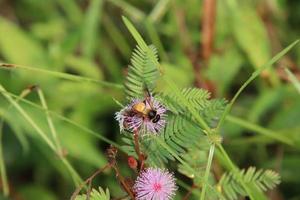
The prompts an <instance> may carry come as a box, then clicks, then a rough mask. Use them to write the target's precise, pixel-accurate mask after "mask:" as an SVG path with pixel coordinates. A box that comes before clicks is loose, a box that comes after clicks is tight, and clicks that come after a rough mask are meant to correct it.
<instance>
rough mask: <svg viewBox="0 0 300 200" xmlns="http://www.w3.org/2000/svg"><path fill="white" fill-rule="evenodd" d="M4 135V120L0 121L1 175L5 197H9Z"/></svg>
mask: <svg viewBox="0 0 300 200" xmlns="http://www.w3.org/2000/svg"><path fill="white" fill-rule="evenodd" d="M2 135H3V118H1V119H0V175H1V183H2V188H3V194H4V196H5V197H7V196H8V195H9V185H8V179H7V174H6V167H5V162H4V156H3V143H2Z"/></svg>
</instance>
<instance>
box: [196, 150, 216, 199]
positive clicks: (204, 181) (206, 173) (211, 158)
mask: <svg viewBox="0 0 300 200" xmlns="http://www.w3.org/2000/svg"><path fill="white" fill-rule="evenodd" d="M214 151H215V144H212V145H211V146H210V148H209V154H208V160H207V165H206V169H205V174H204V179H203V187H202V192H201V197H200V200H205V193H206V187H207V185H208V177H209V173H210V168H211V164H212V160H213V156H214Z"/></svg>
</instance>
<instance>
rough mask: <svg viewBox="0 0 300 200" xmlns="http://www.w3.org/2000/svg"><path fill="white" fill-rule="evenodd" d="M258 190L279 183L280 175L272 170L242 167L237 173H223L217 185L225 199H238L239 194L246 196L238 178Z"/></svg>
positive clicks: (269, 187) (271, 187)
mask: <svg viewBox="0 0 300 200" xmlns="http://www.w3.org/2000/svg"><path fill="white" fill-rule="evenodd" d="M241 179H242V180H243V181H244V182H245V183H246V184H248V185H251V186H252V187H255V188H256V189H258V190H260V191H266V190H268V189H273V188H274V187H276V185H278V184H279V183H280V176H279V174H278V173H276V172H274V171H272V170H261V169H260V170H256V168H255V167H249V168H248V169H247V170H245V169H243V170H240V171H239V172H237V173H233V172H230V173H225V174H224V175H223V176H222V178H221V180H220V182H219V183H218V186H219V187H220V188H221V189H220V190H221V191H222V194H223V195H224V196H225V197H226V199H230V200H234V199H238V197H239V195H242V196H246V195H247V192H246V191H245V190H244V189H243V187H241V185H240V180H241Z"/></svg>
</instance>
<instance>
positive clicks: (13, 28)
mask: <svg viewBox="0 0 300 200" xmlns="http://www.w3.org/2000/svg"><path fill="white" fill-rule="evenodd" d="M209 6H211V7H209ZM122 15H124V16H126V17H128V18H129V19H130V20H131V21H132V22H133V23H134V24H135V26H136V27H137V29H138V30H139V31H140V32H141V33H142V35H143V37H144V38H145V40H146V41H147V42H148V43H149V44H150V43H153V44H154V45H155V46H156V47H157V48H158V52H159V56H160V62H161V63H162V66H163V68H164V72H165V74H166V75H167V76H170V77H171V78H173V79H174V80H176V83H177V84H178V85H179V86H180V87H186V86H192V85H196V86H198V87H203V88H206V89H209V90H210V91H211V92H212V93H213V96H214V97H225V98H226V99H231V98H232V96H233V95H234V94H235V92H236V91H237V89H238V88H239V87H240V86H241V85H242V84H243V83H244V81H245V80H246V79H247V78H248V77H249V76H250V74H251V72H252V71H253V70H255V69H257V68H259V67H260V66H262V65H263V64H264V63H265V62H267V61H268V60H270V59H271V58H272V56H274V55H275V54H276V53H277V52H279V51H280V50H282V49H283V48H284V47H286V46H287V45H288V44H290V43H291V42H293V41H295V40H296V39H298V38H299V36H300V26H299V25H300V1H297V0H251V1H250V0H246V1H238V0H216V1H204V0H185V1H183V0H0V61H1V63H13V64H20V65H24V66H29V67H34V68H39V69H46V70H51V71H57V72H65V73H70V74H74V75H80V76H84V77H90V78H94V79H98V80H103V81H109V82H113V83H118V84H122V83H123V80H124V76H125V75H126V69H127V66H128V64H129V62H130V55H131V51H132V49H133V48H134V47H135V42H134V41H133V39H132V37H131V35H130V34H129V32H128V31H127V29H126V27H125V26H124V24H123V22H122V20H121V16H122ZM213 19H215V20H213ZM299 64H300V47H296V48H294V49H293V50H292V51H291V52H290V53H289V54H288V55H286V56H285V57H284V58H283V59H281V60H280V62H278V63H277V64H276V68H273V69H270V70H268V71H265V72H264V73H263V74H262V75H261V76H260V78H259V79H257V80H256V81H255V82H254V83H252V84H251V86H250V87H249V88H247V89H246V91H245V92H244V93H243V94H242V96H241V98H240V99H239V100H238V102H237V104H235V106H234V110H233V112H232V117H231V118H230V119H228V120H227V122H226V124H225V127H224V128H223V129H222V133H223V136H224V144H225V147H226V149H228V151H229V154H230V155H231V157H232V159H233V160H234V161H235V162H236V164H237V165H238V166H240V167H248V166H257V167H259V168H272V169H275V170H276V171H278V172H279V173H280V174H281V176H282V183H281V185H280V186H279V187H278V188H277V189H276V190H274V191H272V192H270V194H269V197H270V199H276V200H277V199H278V200H280V199H293V200H296V199H300V190H299V188H300V173H299V166H300V156H299V153H300V151H299V149H300V136H299V132H300V101H299V100H300V95H299V93H297V90H296V89H295V88H294V87H293V85H292V84H290V83H289V81H288V76H287V74H286V72H285V71H284V70H283V67H288V68H290V70H291V71H292V72H293V73H294V74H295V76H296V77H300V71H299V70H300V67H299ZM0 84H2V85H3V87H4V88H6V90H8V91H9V92H11V93H14V94H16V95H19V94H20V93H21V92H22V91H23V90H24V89H25V88H26V87H28V86H29V85H38V86H39V87H40V88H41V90H42V91H43V93H44V95H45V99H46V102H47V104H48V107H49V109H50V110H52V111H54V112H56V113H58V114H60V115H63V116H65V117H67V118H69V119H71V120H73V121H75V122H76V124H77V125H82V126H84V127H88V128H89V129H91V130H94V131H95V132H96V133H97V134H98V135H103V136H105V137H107V138H109V139H111V140H113V141H116V142H117V143H119V144H121V143H122V141H121V140H120V135H119V133H118V132H119V128H118V126H117V123H116V121H115V120H114V113H115V112H116V111H117V110H119V109H120V107H119V106H118V105H117V104H116V103H115V101H114V99H117V100H118V101H121V102H122V101H124V100H125V97H124V94H123V91H122V90H120V89H119V88H117V87H109V86H104V85H103V84H97V83H88V82H85V81H69V80H65V79H61V78H57V77H55V76H53V75H51V74H49V73H44V72H38V71H33V70H25V69H23V68H14V69H11V70H7V69H1V71H0ZM158 87H160V86H158ZM26 99H29V100H30V101H33V102H35V103H37V104H40V101H39V98H38V95H37V93H36V92H32V93H31V94H29V95H28V96H27V97H26ZM20 105H21V106H22V107H23V108H24V110H26V112H27V113H29V115H30V117H31V119H33V120H34V123H36V124H38V125H39V126H40V127H42V128H43V130H45V132H47V133H48V132H49V130H48V128H47V119H46V117H45V114H44V112H43V111H41V110H39V109H37V108H33V107H32V106H30V105H28V104H25V103H20ZM8 106H9V102H8V101H7V100H6V99H5V98H3V97H2V96H1V98H0V114H1V116H2V117H3V118H4V126H3V133H2V150H3V157H4V162H5V166H6V168H7V177H8V181H9V189H10V197H7V198H4V197H0V199H26V200H27V199H30V200H40V199H42V200H55V199H68V198H69V197H70V195H71V194H72V192H73V191H74V190H75V186H74V183H73V181H72V177H71V175H70V173H69V172H68V170H66V167H65V165H63V164H62V162H61V161H60V159H59V158H58V156H57V155H56V154H55V153H54V152H53V151H52V150H51V149H50V148H49V147H48V146H47V144H46V143H45V142H44V140H42V139H41V137H40V135H39V134H38V133H37V132H36V131H34V129H33V128H32V126H31V125H30V124H28V122H27V121H26V120H25V119H24V117H22V116H21V115H20V114H19V113H18V111H17V110H16V109H14V108H8ZM7 109H9V110H8V111H7ZM53 119H54V124H55V127H56V129H57V133H58V137H59V141H60V143H61V146H62V147H63V149H64V152H65V153H66V158H68V160H69V161H70V163H71V165H72V166H73V167H74V168H75V169H76V170H77V172H78V173H79V174H80V176H81V177H82V178H84V179H85V178H86V177H88V176H89V175H91V174H92V173H93V172H94V171H95V170H96V169H97V168H99V167H101V166H103V165H105V163H106V158H105V155H104V152H105V149H106V148H107V147H108V146H109V145H108V144H107V143H105V142H104V141H102V140H100V139H99V138H97V137H94V136H92V135H91V134H87V133H86V131H84V130H82V129H80V128H78V127H76V126H74V125H72V124H69V123H67V122H65V121H63V120H61V119H59V118H57V117H54V118H53ZM245 121H246V122H249V123H250V124H252V125H253V126H250V127H249V126H247V125H245V123H244V122H245ZM249 123H248V125H249ZM261 127H264V128H266V130H273V132H272V133H274V134H280V135H284V136H285V137H287V138H289V139H292V140H293V141H295V143H293V145H286V144H283V143H281V142H280V141H277V140H274V139H272V138H270V137H266V136H263V135H261V134H257V133H256V132H257V131H256V129H255V128H261ZM258 132H259V131H258ZM49 134H50V133H49ZM119 160H120V163H119V164H120V166H121V168H122V169H123V173H124V174H125V175H126V174H129V170H128V169H127V167H126V162H127V161H126V156H125V155H124V154H120V156H119ZM214 170H216V173H217V170H218V169H214ZM2 176H3V174H2ZM185 181H186V180H185ZM187 183H189V181H187ZM2 185H3V184H1V186H2ZM94 185H95V186H97V185H101V186H102V187H104V188H106V187H108V188H109V189H110V191H111V194H112V196H113V197H120V196H121V195H122V191H121V190H120V188H119V187H118V183H117V181H116V180H115V178H114V175H113V173H112V172H109V171H108V172H106V173H105V174H102V175H100V176H99V177H98V178H96V179H95V180H94ZM1 188H2V187H1ZM181 192H182V194H180V193H181ZM181 192H179V194H178V199H179V197H180V195H182V196H183V194H184V190H182V191H181Z"/></svg>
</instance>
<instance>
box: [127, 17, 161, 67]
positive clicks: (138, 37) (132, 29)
mask: <svg viewBox="0 0 300 200" xmlns="http://www.w3.org/2000/svg"><path fill="white" fill-rule="evenodd" d="M122 19H123V22H124V24H125V25H126V27H127V29H128V30H129V32H130V33H131V35H132V36H133V38H134V39H135V41H136V42H137V43H138V46H139V47H141V49H142V50H143V51H145V52H147V53H148V54H149V55H150V57H151V60H152V62H153V63H154V64H155V65H156V66H157V68H158V70H159V71H160V72H162V70H161V67H160V64H159V62H158V61H157V59H156V56H155V55H154V54H153V52H152V51H151V50H150V48H149V47H148V45H147V43H146V42H145V41H144V39H143V37H142V36H141V35H140V34H139V32H138V31H137V30H136V29H135V27H134V26H133V25H132V23H131V22H130V21H129V20H128V19H127V18H126V17H124V16H122Z"/></svg>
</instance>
